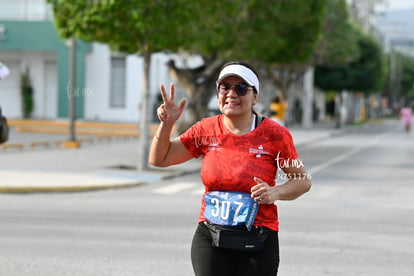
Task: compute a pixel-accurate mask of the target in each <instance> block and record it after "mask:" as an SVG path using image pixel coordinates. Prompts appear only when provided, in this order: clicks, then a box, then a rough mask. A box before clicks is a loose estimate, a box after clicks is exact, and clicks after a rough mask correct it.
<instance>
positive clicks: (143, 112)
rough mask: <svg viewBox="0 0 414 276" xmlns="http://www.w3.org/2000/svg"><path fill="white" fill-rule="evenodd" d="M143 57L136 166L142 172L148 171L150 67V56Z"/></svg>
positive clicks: (146, 54) (147, 54)
mask: <svg viewBox="0 0 414 276" xmlns="http://www.w3.org/2000/svg"><path fill="white" fill-rule="evenodd" d="M143 57H144V78H143V80H142V99H141V103H140V105H139V109H140V116H139V117H140V124H139V129H140V132H139V133H140V135H139V137H140V138H139V140H140V143H139V149H138V157H139V158H138V164H137V170H138V171H144V170H147V169H148V167H149V166H148V157H149V147H150V118H151V116H150V114H152V112H151V110H150V108H151V105H150V88H149V76H150V75H149V72H150V66H151V54H150V53H145V54H144V55H143Z"/></svg>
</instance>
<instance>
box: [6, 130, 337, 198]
mask: <svg viewBox="0 0 414 276" xmlns="http://www.w3.org/2000/svg"><path fill="white" fill-rule="evenodd" d="M291 133H292V136H293V138H294V141H295V144H296V146H297V147H298V148H300V147H301V146H304V145H307V144H309V143H313V142H315V141H318V140H321V139H326V138H329V137H331V136H332V135H334V134H336V133H338V130H336V129H334V128H333V127H331V126H329V127H319V128H313V129H311V130H304V129H299V128H297V129H296V128H293V129H291ZM26 139H27V138H26ZM137 162H138V140H137V139H129V140H123V141H119V140H118V141H105V142H101V143H95V144H85V145H82V147H81V148H78V149H64V148H50V149H37V148H35V149H24V150H12V151H3V152H0V192H3V193H30V192H73V191H87V190H97V189H111V188H124V187H132V186H138V185H142V184H145V183H148V182H152V181H159V180H162V179H167V178H171V177H176V176H179V175H183V174H186V173H190V172H196V171H199V169H200V165H201V159H193V160H191V161H188V162H186V163H184V164H180V165H176V166H171V167H169V168H151V169H149V170H147V171H144V172H138V171H136V170H135V168H136V164H137Z"/></svg>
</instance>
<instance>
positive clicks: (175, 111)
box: [157, 83, 187, 123]
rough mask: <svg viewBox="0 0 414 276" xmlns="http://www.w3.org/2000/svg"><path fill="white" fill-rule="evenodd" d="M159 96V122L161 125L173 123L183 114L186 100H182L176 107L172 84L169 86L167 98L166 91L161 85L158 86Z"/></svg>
mask: <svg viewBox="0 0 414 276" xmlns="http://www.w3.org/2000/svg"><path fill="white" fill-rule="evenodd" d="M160 90H161V96H162V99H163V101H164V102H163V103H162V104H161V105H160V106H159V107H158V109H157V115H158V118H159V119H160V121H161V122H163V123H175V121H177V120H178V119H179V118H180V116H181V114H183V111H184V107H185V105H186V103H187V99H185V98H184V99H182V100H181V101H180V103H179V105H178V106H177V104H176V103H175V98H174V96H175V87H174V84H173V83H171V84H170V96H169V97H168V96H167V91H166V90H165V87H164V85H163V84H161V85H160Z"/></svg>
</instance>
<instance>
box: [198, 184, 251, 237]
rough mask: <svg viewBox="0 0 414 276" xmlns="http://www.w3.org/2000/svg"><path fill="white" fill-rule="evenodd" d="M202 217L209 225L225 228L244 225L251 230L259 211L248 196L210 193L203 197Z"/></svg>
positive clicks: (223, 192) (224, 192)
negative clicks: (203, 208)
mask: <svg viewBox="0 0 414 276" xmlns="http://www.w3.org/2000/svg"><path fill="white" fill-rule="evenodd" d="M204 201H205V203H206V209H205V211H204V217H205V218H206V219H208V220H209V221H210V222H211V223H214V224H219V225H227V226H236V225H242V224H245V225H246V227H247V229H249V230H250V229H251V227H252V225H253V223H254V220H255V218H256V215H257V211H258V209H259V204H258V203H257V202H255V201H254V200H253V199H252V198H251V196H250V194H247V193H239V192H227V191H212V192H209V193H207V194H205V195H204Z"/></svg>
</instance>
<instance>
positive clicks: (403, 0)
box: [388, 0, 414, 10]
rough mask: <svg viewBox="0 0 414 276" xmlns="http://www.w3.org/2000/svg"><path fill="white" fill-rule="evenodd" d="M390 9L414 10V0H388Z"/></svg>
mask: <svg viewBox="0 0 414 276" xmlns="http://www.w3.org/2000/svg"><path fill="white" fill-rule="evenodd" d="M388 3H389V4H388V9H390V10H400V9H411V8H414V0H388Z"/></svg>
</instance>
